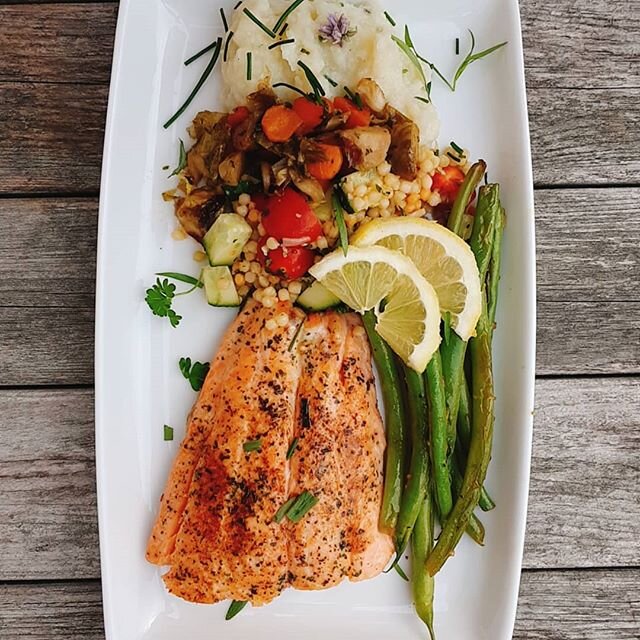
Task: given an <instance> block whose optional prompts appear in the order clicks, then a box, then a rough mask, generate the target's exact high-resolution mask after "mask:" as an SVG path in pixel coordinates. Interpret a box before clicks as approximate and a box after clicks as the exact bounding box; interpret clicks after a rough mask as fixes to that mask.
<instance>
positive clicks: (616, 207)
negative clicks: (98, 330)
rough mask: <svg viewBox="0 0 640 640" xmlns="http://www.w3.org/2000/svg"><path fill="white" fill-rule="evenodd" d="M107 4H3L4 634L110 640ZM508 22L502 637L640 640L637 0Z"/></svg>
mask: <svg viewBox="0 0 640 640" xmlns="http://www.w3.org/2000/svg"><path fill="white" fill-rule="evenodd" d="M150 1H151V0H150ZM117 8H118V7H117V4H115V3H110V2H91V3H83V4H72V3H64V2H60V3H55V4H41V3H33V4H31V3H29V2H20V0H18V2H17V3H16V4H4V0H0V638H2V639H3V640H9V639H14V638H43V639H47V640H53V639H57V638H82V639H89V638H104V631H103V626H102V611H101V597H100V581H99V578H100V574H99V569H100V566H99V558H98V533H97V522H96V498H95V484H94V456H93V393H92V383H93V314H94V312H93V304H94V267H95V242H96V220H97V196H98V184H99V177H100V161H101V151H102V138H103V128H104V120H105V110H106V106H107V93H108V82H109V70H110V64H111V52H112V43H113V37H114V30H115V23H116V13H117ZM522 14H523V23H524V39H525V53H526V63H527V84H528V91H529V109H530V118H531V136H532V144H533V153H534V169H535V182H536V208H537V210H536V219H537V234H538V296H539V297H538V300H539V302H538V314H539V315H538V318H539V319H538V363H537V370H538V383H537V389H536V393H537V400H536V415H535V434H534V454H533V469H532V485H531V503H530V508H529V521H528V535H527V542H526V550H525V558H524V567H525V568H524V572H523V575H522V587H521V591H520V606H519V613H518V621H517V625H516V631H515V634H514V637H515V638H518V639H520V640H523V639H525V638H526V639H527V640H534V639H541V638H544V639H554V640H555V639H567V640H568V639H571V640H573V639H578V638H584V639H598V640H627V639H629V640H630V639H632V638H635V639H637V638H640V602H639V600H640V503H639V500H640V473H639V469H640V462H639V455H640V266H639V264H640V249H639V248H638V246H639V244H640V177H639V176H640V0H608V1H605V0H558V1H557V2H555V3H548V2H542V1H540V0H523V1H522ZM123 286H124V284H123Z"/></svg>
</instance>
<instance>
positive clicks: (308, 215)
mask: <svg viewBox="0 0 640 640" xmlns="http://www.w3.org/2000/svg"><path fill="white" fill-rule="evenodd" d="M262 214H263V215H262V225H263V226H264V229H265V231H266V233H267V236H272V237H274V238H275V239H276V240H282V239H283V238H294V239H299V238H306V239H307V242H313V241H314V240H315V239H316V238H317V237H318V236H319V235H321V234H322V227H321V226H320V222H319V220H318V218H317V217H316V214H315V213H314V212H313V209H312V208H311V207H310V206H309V203H308V202H307V199H306V198H305V197H304V196H303V195H302V194H301V193H299V192H298V191H295V190H293V189H292V188H291V187H287V188H286V189H285V190H284V191H283V192H282V193H280V194H275V195H272V196H269V197H268V198H267V200H266V203H265V205H264V209H263V210H262Z"/></svg>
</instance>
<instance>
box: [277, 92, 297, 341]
mask: <svg viewBox="0 0 640 640" xmlns="http://www.w3.org/2000/svg"><path fill="white" fill-rule="evenodd" d="M274 86H275V85H274ZM303 325H304V320H302V322H300V324H299V325H298V328H297V329H296V332H295V333H294V334H293V338H291V342H290V343H289V348H288V351H293V346H294V345H295V343H296V340H297V339H298V336H299V335H300V332H301V331H302V326H303Z"/></svg>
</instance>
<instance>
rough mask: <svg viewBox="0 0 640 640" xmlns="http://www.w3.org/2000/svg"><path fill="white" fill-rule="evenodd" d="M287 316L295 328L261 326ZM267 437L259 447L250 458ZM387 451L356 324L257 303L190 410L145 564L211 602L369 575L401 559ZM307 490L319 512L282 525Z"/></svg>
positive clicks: (228, 340) (190, 596)
mask: <svg viewBox="0 0 640 640" xmlns="http://www.w3.org/2000/svg"><path fill="white" fill-rule="evenodd" d="M283 313H284V314H286V315H287V317H288V319H289V321H288V323H287V325H286V326H284V327H281V326H279V325H278V326H276V328H275V329H273V328H271V329H267V328H266V326H265V325H266V323H267V321H268V320H270V319H275V318H277V317H278V316H281V315H282V314H283ZM302 322H304V325H303V326H302V327H301V326H300V325H301V323H302ZM270 325H273V323H270ZM298 329H301V330H300V331H299V332H298ZM296 332H298V335H297V336H296ZM294 336H295V343H293V345H292V340H293V339H294ZM294 438H296V439H297V440H296V442H297V446H296V449H295V453H294V454H293V455H292V456H291V458H290V459H289V460H288V459H287V452H288V450H289V447H290V445H291V443H292V442H293V440H294ZM258 440H259V441H260V448H259V450H254V451H245V448H244V446H243V445H245V444H246V443H247V442H252V441H258ZM384 447H385V440H384V430H383V424H382V419H381V418H380V414H379V412H378V409H377V405H376V397H375V387H374V383H373V373H372V369H371V354H370V350H369V344H368V341H367V338H366V334H365V332H364V329H363V328H362V326H361V323H360V319H359V317H358V316H357V315H356V314H338V313H331V312H330V313H323V314H312V315H310V316H308V317H306V319H305V318H304V314H303V313H302V312H301V311H300V310H298V309H296V308H294V307H293V306H292V305H291V304H289V303H279V304H278V305H276V307H275V308H271V309H268V308H266V307H264V306H262V305H259V304H256V303H254V302H252V301H251V302H249V303H248V304H247V305H246V307H245V308H244V309H243V311H242V312H241V313H240V314H239V316H238V318H237V319H236V320H235V322H234V323H233V324H232V326H231V327H230V328H229V330H228V331H227V333H226V335H225V338H224V340H223V343H222V346H221V348H220V350H219V351H218V354H217V356H216V358H215V360H214V361H213V363H212V365H211V367H210V370H209V374H208V376H207V379H206V380H205V383H204V385H203V388H202V390H201V392H200V395H199V396H198V400H197V401H196V404H195V406H194V408H193V410H192V412H191V414H190V417H189V423H188V428H187V434H186V436H185V439H184V441H183V442H182V444H181V447H180V450H179V452H178V455H177V457H176V461H175V462H174V465H173V468H172V470H171V474H170V476H169V479H168V482H167V486H166V489H165V492H164V494H163V495H162V498H161V504H160V511H159V515H158V518H157V520H156V523H155V525H154V528H153V531H152V533H151V536H150V539H149V543H148V547H147V559H148V560H149V561H150V562H153V563H155V564H162V565H164V564H167V565H170V569H169V571H168V572H167V573H166V574H165V575H164V576H163V579H164V581H165V584H166V586H167V589H168V590H169V591H170V592H171V593H173V594H175V595H177V596H179V597H181V598H184V599H186V600H189V601H192V602H203V603H211V602H217V601H220V600H225V599H234V600H248V601H250V602H251V603H252V604H254V605H260V604H265V603H266V602H269V601H270V600H272V599H273V598H275V597H277V596H278V595H279V593H280V592H281V591H282V590H283V589H284V588H286V587H287V586H293V587H296V588H299V589H323V588H327V587H330V586H333V585H335V584H338V583H339V582H340V581H342V580H343V579H344V578H348V579H351V580H359V579H365V578H369V577H373V576H375V575H377V574H378V573H380V571H382V569H383V568H384V566H385V565H386V564H387V562H388V561H389V559H390V557H391V555H392V553H393V543H392V540H391V538H390V536H388V535H386V534H383V533H381V532H380V531H379V530H378V515H379V512H380V506H381V502H382V483H383V454H384ZM356 461H357V463H356ZM303 491H309V492H310V493H312V494H313V495H314V496H315V497H316V498H317V499H318V503H317V504H316V505H315V506H314V507H313V508H312V509H311V510H310V511H309V512H308V513H307V514H305V516H304V517H303V518H301V519H300V521H299V522H297V523H293V522H290V521H289V520H288V519H286V518H285V519H284V520H282V521H281V522H280V523H276V522H275V521H274V515H275V514H276V512H277V511H278V509H279V508H280V507H281V506H282V505H283V504H284V503H285V502H286V501H287V500H289V499H290V498H295V497H297V496H298V495H299V494H300V493H302V492H303Z"/></svg>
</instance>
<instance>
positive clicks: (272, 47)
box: [267, 38, 295, 49]
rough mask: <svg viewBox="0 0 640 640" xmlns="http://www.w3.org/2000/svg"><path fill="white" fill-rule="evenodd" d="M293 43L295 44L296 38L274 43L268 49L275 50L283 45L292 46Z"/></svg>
mask: <svg viewBox="0 0 640 640" xmlns="http://www.w3.org/2000/svg"><path fill="white" fill-rule="evenodd" d="M292 42H295V38H287V39H286V40H278V42H274V43H273V44H270V45H269V46H268V47H267V49H275V48H276V47H280V46H282V45H283V44H291V43H292Z"/></svg>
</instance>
